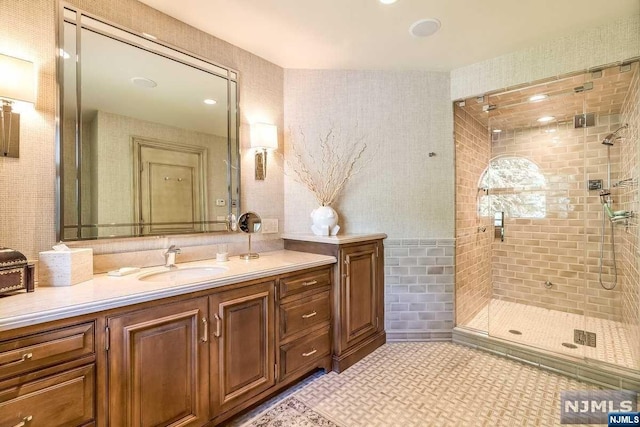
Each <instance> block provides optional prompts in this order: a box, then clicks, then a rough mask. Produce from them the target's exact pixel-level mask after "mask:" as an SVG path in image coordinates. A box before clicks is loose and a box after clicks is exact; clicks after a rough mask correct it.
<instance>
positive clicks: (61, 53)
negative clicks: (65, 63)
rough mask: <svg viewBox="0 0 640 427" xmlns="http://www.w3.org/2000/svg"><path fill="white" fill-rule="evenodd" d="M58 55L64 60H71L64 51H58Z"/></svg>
mask: <svg viewBox="0 0 640 427" xmlns="http://www.w3.org/2000/svg"><path fill="white" fill-rule="evenodd" d="M58 55H60V56H61V57H63V58H64V59H69V58H71V55H69V54H68V53H67V52H65V51H64V49H60V52H58Z"/></svg>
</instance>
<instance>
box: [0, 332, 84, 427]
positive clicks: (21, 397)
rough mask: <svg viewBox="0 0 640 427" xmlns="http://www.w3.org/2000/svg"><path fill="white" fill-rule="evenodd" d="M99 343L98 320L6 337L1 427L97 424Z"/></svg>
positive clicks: (0, 342) (1, 344)
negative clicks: (96, 329) (96, 366)
mask: <svg viewBox="0 0 640 427" xmlns="http://www.w3.org/2000/svg"><path fill="white" fill-rule="evenodd" d="M5 336H6V335H5ZM94 342H95V324H94V322H86V323H82V324H78V325H64V326H59V327H55V328H47V329H45V330H41V331H37V332H35V333H29V334H26V335H21V336H17V337H13V338H8V339H0V426H21V425H24V426H29V427H37V426H46V427H55V426H89V425H95V418H96V417H95V398H94V396H95V392H96V389H95V384H96V381H95V376H96V369H95V346H94Z"/></svg>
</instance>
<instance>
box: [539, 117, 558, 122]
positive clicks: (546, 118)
mask: <svg viewBox="0 0 640 427" xmlns="http://www.w3.org/2000/svg"><path fill="white" fill-rule="evenodd" d="M555 119H556V118H555V117H553V116H544V117H540V118H539V119H538V121H539V122H540V123H547V122H550V121H552V120H555Z"/></svg>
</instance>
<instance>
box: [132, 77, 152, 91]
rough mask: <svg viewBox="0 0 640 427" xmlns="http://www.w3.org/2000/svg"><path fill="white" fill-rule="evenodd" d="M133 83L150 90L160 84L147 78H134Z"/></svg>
mask: <svg viewBox="0 0 640 427" xmlns="http://www.w3.org/2000/svg"><path fill="white" fill-rule="evenodd" d="M131 83H133V84H134V86H138V87H145V88H148V89H150V88H154V87H156V86H158V83H156V82H154V81H153V80H151V79H148V78H146V77H133V78H132V79H131Z"/></svg>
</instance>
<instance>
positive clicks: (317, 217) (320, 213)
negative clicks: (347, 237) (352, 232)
mask: <svg viewBox="0 0 640 427" xmlns="http://www.w3.org/2000/svg"><path fill="white" fill-rule="evenodd" d="M311 219H312V220H313V225H312V226H311V231H313V234H315V235H316V236H335V235H336V234H338V231H340V226H339V225H338V213H337V212H336V211H335V210H333V208H332V207H331V206H320V207H319V208H316V209H314V210H313V212H311Z"/></svg>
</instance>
